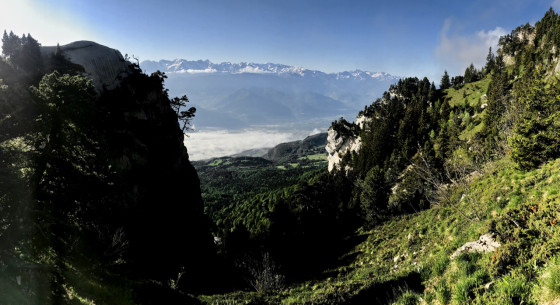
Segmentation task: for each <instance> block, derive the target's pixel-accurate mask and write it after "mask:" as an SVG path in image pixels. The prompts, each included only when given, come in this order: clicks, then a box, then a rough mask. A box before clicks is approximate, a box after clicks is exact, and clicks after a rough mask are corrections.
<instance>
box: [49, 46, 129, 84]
mask: <svg viewBox="0 0 560 305" xmlns="http://www.w3.org/2000/svg"><path fill="white" fill-rule="evenodd" d="M60 49H61V50H62V51H63V52H64V53H63V54H64V56H66V58H67V59H68V60H70V61H71V62H73V63H75V64H78V65H80V66H82V67H83V68H84V69H85V73H86V74H87V75H89V77H91V79H92V81H93V85H94V86H95V89H96V90H97V91H98V92H101V91H102V90H103V89H107V90H111V89H114V88H115V87H116V86H117V85H118V84H119V83H120V81H122V79H124V78H125V77H127V76H128V75H130V74H131V73H132V69H131V68H130V62H128V61H126V60H125V59H124V57H123V56H122V54H121V52H119V51H118V50H115V49H111V48H109V47H106V46H103V45H100V44H98V43H96V42H93V41H75V42H72V43H69V44H67V45H63V46H60ZM55 51H56V47H53V46H47V47H42V48H41V52H42V53H43V55H48V54H52V53H53V52H55Z"/></svg>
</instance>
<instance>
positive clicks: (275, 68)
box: [142, 59, 399, 81]
mask: <svg viewBox="0 0 560 305" xmlns="http://www.w3.org/2000/svg"><path fill="white" fill-rule="evenodd" d="M142 69H144V70H146V71H150V72H154V71H157V70H160V71H162V72H166V73H187V74H200V73H229V74H243V73H253V74H277V75H293V76H296V75H298V76H301V77H312V78H323V79H329V80H341V79H353V80H367V79H375V80H380V81H386V80H389V81H395V80H398V79H399V78H398V77H396V76H393V75H391V74H388V73H385V72H368V71H361V70H354V71H345V72H338V73H324V72H321V71H317V70H308V69H304V68H301V67H294V66H288V65H282V64H272V63H265V64H257V63H248V62H242V63H230V62H222V63H219V64H215V63H212V62H211V61H209V60H186V59H175V60H160V61H151V60H146V61H143V62H142Z"/></svg>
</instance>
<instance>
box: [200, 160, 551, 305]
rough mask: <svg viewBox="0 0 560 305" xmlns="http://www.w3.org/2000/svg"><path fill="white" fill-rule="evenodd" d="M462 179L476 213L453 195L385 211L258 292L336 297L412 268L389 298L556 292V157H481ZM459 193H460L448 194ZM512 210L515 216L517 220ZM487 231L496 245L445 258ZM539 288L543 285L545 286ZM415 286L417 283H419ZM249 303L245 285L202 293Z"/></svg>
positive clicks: (497, 298) (530, 296)
mask: <svg viewBox="0 0 560 305" xmlns="http://www.w3.org/2000/svg"><path fill="white" fill-rule="evenodd" d="M481 174H482V175H481V176H480V177H478V178H475V179H473V180H472V181H471V182H470V185H469V192H470V193H471V195H472V196H473V198H474V199H475V202H476V204H478V205H479V207H480V210H481V220H479V221H469V220H468V219H466V218H465V217H463V216H461V215H460V213H458V211H459V210H461V211H469V210H470V208H471V207H469V206H468V205H467V203H466V202H464V201H461V202H458V203H455V204H454V205H455V206H453V207H450V206H434V207H432V208H431V209H428V210H424V211H420V212H418V213H415V214H411V215H404V216H398V217H394V218H393V219H391V220H388V221H387V222H385V223H383V224H381V225H379V226H377V227H375V228H373V229H371V230H365V229H360V230H358V231H356V232H355V236H356V237H358V238H360V239H362V240H363V241H362V242H360V243H358V244H356V246H355V247H354V248H353V250H352V251H350V252H348V253H347V254H346V255H344V256H343V257H341V258H340V262H339V264H338V265H336V266H333V268H331V269H329V270H325V271H324V274H323V275H318V276H317V277H316V279H313V280H308V281H303V282H296V283H291V284H289V285H288V286H287V288H286V289H284V290H283V291H280V292H276V293H273V294H271V295H266V296H262V299H259V300H260V301H262V302H264V303H271V304H339V303H342V302H343V300H346V301H345V302H348V300H352V298H354V297H356V295H358V294H359V293H360V292H361V291H366V290H368V289H372V287H376V285H381V284H383V283H392V282H395V281H396V282H397V283H398V281H399V279H403V278H406V277H407V276H409V275H411V274H420V281H421V283H419V284H421V285H422V286H423V287H425V290H424V292H423V295H420V294H418V293H419V292H414V291H410V292H406V291H405V292H403V293H402V294H399V295H397V296H396V297H395V298H394V299H393V302H396V303H397V304H415V303H413V302H414V301H413V299H415V298H416V297H422V298H424V299H425V301H426V300H432V301H433V302H436V301H437V302H438V303H439V304H518V302H521V301H523V302H524V303H525V304H538V303H539V302H540V301H543V302H544V299H543V298H544V295H546V296H547V297H546V298H547V300H551V299H552V300H556V299H558V298H559V296H558V295H560V293H559V291H560V290H559V289H560V288H559V287H560V259H557V258H556V257H557V256H560V246H559V245H560V230H558V228H559V227H558V226H560V196H559V195H558V194H559V189H560V159H558V160H555V161H551V162H549V163H547V164H544V165H543V166H542V167H541V168H539V169H535V170H532V171H529V172H523V171H520V170H517V169H515V168H514V167H513V165H512V162H511V161H510V160H508V159H504V160H501V161H499V162H497V163H493V164H489V166H488V167H487V169H486V170H485V171H483V172H482V173H481ZM457 197H458V198H460V196H457ZM512 219H513V220H514V221H515V222H517V223H518V224H519V225H520V227H519V228H518V227H517V226H516V225H515V224H514V222H513V221H512ZM489 231H495V232H497V234H498V240H499V241H500V242H501V243H502V247H500V248H499V249H498V250H497V251H496V252H493V253H487V254H469V255H462V256H460V257H459V258H457V259H453V260H452V259H450V258H449V257H450V255H451V253H453V252H454V251H455V250H456V249H457V248H458V247H460V246H461V245H463V244H464V243H465V242H467V241H474V240H477V239H478V238H479V237H480V235H482V234H486V233H488V232H489ZM545 292H546V293H545ZM420 293H421V292H420ZM227 298H230V299H235V300H236V301H237V302H238V303H239V304H241V303H245V302H246V301H249V303H251V302H255V303H257V301H256V300H257V299H256V297H255V295H254V294H253V293H247V292H236V293H233V294H227V295H222V296H205V297H204V298H203V299H204V300H205V302H206V303H207V304H213V303H212V302H213V300H219V299H222V300H224V299H227Z"/></svg>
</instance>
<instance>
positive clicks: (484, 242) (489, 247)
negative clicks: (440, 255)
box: [451, 234, 501, 259]
mask: <svg viewBox="0 0 560 305" xmlns="http://www.w3.org/2000/svg"><path fill="white" fill-rule="evenodd" d="M500 246H501V244H500V243H499V242H498V241H496V240H495V239H494V235H493V234H484V235H482V236H480V238H479V239H478V240H477V241H471V242H468V243H466V244H464V245H462V246H461V247H460V248H459V249H457V250H456V251H455V252H453V254H451V259H454V258H456V257H457V256H459V255H461V254H462V253H470V252H482V253H486V252H493V251H495V250H496V249H497V248H499V247H500Z"/></svg>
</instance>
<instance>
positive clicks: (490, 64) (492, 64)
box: [485, 47, 496, 74]
mask: <svg viewBox="0 0 560 305" xmlns="http://www.w3.org/2000/svg"><path fill="white" fill-rule="evenodd" d="M485 69H486V73H487V74H489V73H491V72H492V71H494V70H495V69H496V59H495V57H494V53H492V47H490V48H489V49H488V55H487V56H486V67H485Z"/></svg>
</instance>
